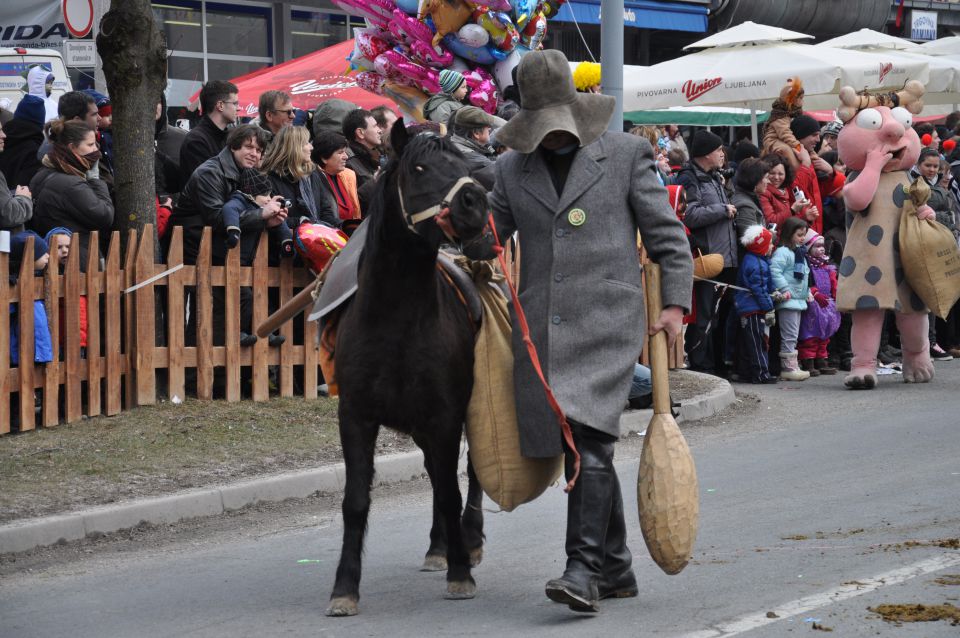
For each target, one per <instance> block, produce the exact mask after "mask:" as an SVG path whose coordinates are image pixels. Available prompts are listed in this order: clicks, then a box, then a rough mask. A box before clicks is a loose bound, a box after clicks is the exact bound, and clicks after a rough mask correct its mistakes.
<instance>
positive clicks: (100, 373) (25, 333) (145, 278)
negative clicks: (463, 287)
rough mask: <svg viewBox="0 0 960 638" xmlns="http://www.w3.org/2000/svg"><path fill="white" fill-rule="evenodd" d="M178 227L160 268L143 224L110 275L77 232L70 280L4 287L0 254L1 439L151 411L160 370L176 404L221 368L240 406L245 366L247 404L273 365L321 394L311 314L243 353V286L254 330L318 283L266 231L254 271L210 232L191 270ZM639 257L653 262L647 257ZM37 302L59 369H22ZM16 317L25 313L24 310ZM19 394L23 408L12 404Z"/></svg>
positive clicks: (26, 271) (516, 253)
mask: <svg viewBox="0 0 960 638" xmlns="http://www.w3.org/2000/svg"><path fill="white" fill-rule="evenodd" d="M182 230H183V229H182V228H181V227H179V226H175V227H173V229H172V233H173V234H172V237H171V240H170V248H169V250H168V253H167V259H166V263H165V264H164V263H155V262H156V261H157V260H156V259H155V258H154V257H155V254H154V241H153V228H152V227H150V226H147V227H145V228H144V231H143V234H142V235H141V237H139V238H138V237H137V233H136V231H132V230H131V231H130V232H129V235H128V240H127V246H126V252H125V254H124V255H121V248H120V233H119V232H113V233H112V234H111V237H110V243H109V249H108V251H107V257H106V260H105V266H104V268H103V269H102V270H101V268H100V259H99V251H98V250H97V246H98V245H99V244H98V236H97V233H96V232H93V233H90V235H89V247H90V249H89V250H88V257H87V264H86V268H85V272H81V269H80V251H79V246H78V241H79V234H74V235H73V239H72V243H71V250H70V256H69V257H68V259H67V264H66V267H65V268H64V272H63V274H58V268H57V264H56V255H55V253H54V254H51V261H50V265H49V266H48V267H47V269H46V271H45V272H44V275H43V276H42V277H34V275H33V263H32V262H31V261H29V260H25V263H24V264H23V265H22V266H21V268H20V272H19V277H18V280H17V283H16V284H13V285H11V284H10V283H9V278H8V274H9V255H7V254H6V253H0V304H2V305H3V307H4V308H5V309H7V310H6V311H4V312H0V435H3V434H7V433H9V432H10V430H11V417H13V416H16V417H17V419H18V422H19V429H20V431H27V430H33V429H35V428H36V426H37V425H38V424H39V425H41V426H43V427H53V426H56V425H57V424H58V423H62V422H66V423H72V422H75V421H78V420H80V419H81V418H82V417H83V416H97V415H101V414H104V415H108V416H110V415H115V414H118V413H119V412H120V411H121V410H125V409H126V410H128V409H131V408H133V407H137V406H142V405H151V404H154V403H156V402H157V397H158V391H157V390H158V388H157V379H158V371H159V376H160V377H161V379H162V380H163V381H165V389H166V394H167V396H168V397H175V396H176V397H180V398H183V397H184V396H185V394H186V391H187V390H188V389H189V390H190V391H191V393H193V394H195V395H196V396H197V397H198V398H200V399H212V398H213V393H214V371H215V369H217V368H222V369H223V375H224V377H225V384H224V398H225V399H226V400H227V401H231V402H233V401H239V400H240V399H241V368H242V367H245V366H248V367H249V368H250V374H249V380H250V385H249V388H250V398H252V399H253V400H254V401H266V400H268V399H269V398H270V378H269V375H270V367H271V366H277V370H278V374H277V379H278V390H279V394H280V396H284V397H290V396H293V395H294V366H303V373H302V375H303V384H302V386H303V396H304V397H305V398H308V399H314V398H316V397H317V383H318V378H319V375H318V370H319V356H318V354H319V353H318V345H317V324H316V322H312V321H307V320H306V314H307V313H301V314H300V315H298V316H297V317H296V318H295V319H294V320H293V321H288V322H287V323H285V324H284V325H283V326H282V327H281V328H280V334H282V335H283V336H284V337H285V338H286V340H285V342H284V343H283V344H282V345H281V346H280V347H277V348H271V347H269V346H268V343H267V340H266V339H258V340H257V342H256V343H255V344H254V345H253V346H248V347H241V346H240V288H241V287H243V286H250V287H252V289H253V327H254V329H255V328H256V326H258V325H259V324H260V323H261V322H262V321H263V320H264V319H266V318H267V316H268V314H269V309H268V298H269V296H270V289H279V295H278V297H279V302H280V303H281V304H282V303H283V302H285V301H287V300H288V299H290V298H291V297H293V295H294V294H296V292H297V291H299V290H300V289H302V288H304V287H305V286H307V285H309V284H311V283H312V282H313V281H314V277H313V275H312V274H311V273H310V272H309V271H308V270H306V269H303V268H294V267H293V263H292V260H286V259H285V260H281V265H280V266H269V265H268V257H267V244H268V239H267V236H266V235H265V234H264V235H263V236H261V239H260V244H259V246H258V247H257V253H256V256H255V258H254V261H253V265H252V266H249V267H248V266H241V265H240V251H239V250H231V251H228V256H227V261H226V264H225V265H223V266H214V265H212V259H211V255H212V250H211V245H212V234H211V229H210V228H205V229H204V231H203V234H202V237H201V241H200V250H199V254H198V256H197V259H196V265H184V263H183V235H182ZM53 250H55V249H53ZM24 254H26V255H32V254H33V240H32V239H31V240H28V244H27V246H26V247H25V251H24ZM508 255H509V259H508V263H510V264H511V270H512V275H513V278H514V281H515V282H516V283H517V284H518V285H519V277H520V248H519V246H513V247H512V250H511V249H508ZM640 257H641V261H645V259H646V255H645V254H643V252H642V251H641V255H640ZM187 287H194V289H195V294H196V299H197V303H196V314H197V316H196V345H193V346H187V345H186V339H185V332H186V330H185V329H186V314H185V295H184V293H185V289H186V288H187ZM214 287H223V288H224V297H225V301H226V308H225V315H224V318H225V321H224V335H223V343H224V344H226V345H223V346H214V345H213V343H214V335H213V297H212V289H213V288H214ZM158 293H159V294H158ZM81 297H85V298H86V303H87V345H86V348H85V349H84V348H82V347H81V338H80V304H81V301H80V299H81ZM34 300H43V302H44V305H45V308H46V312H47V318H48V322H49V328H50V336H51V341H52V345H53V361H51V362H49V363H45V364H26V365H25V364H23V363H22V362H32V361H33V360H34V315H33V301H34ZM158 300H161V303H160V304H159V305H160V306H161V307H158ZM163 306H165V308H163ZM20 308H26V309H27V311H25V312H19V309H20ZM15 310H16V312H15ZM158 313H160V314H161V320H158ZM11 316H16V318H17V322H18V325H17V327H18V328H19V336H20V338H19V339H18V341H19V347H20V357H19V359H20V362H21V364H20V365H19V366H16V367H13V366H12V364H11V361H10V338H9V334H10V330H11V329H12V328H13V326H12V325H10V318H11ZM60 317H62V320H61V319H59V318H60ZM295 321H301V322H303V331H302V342H299V343H294V329H293V328H294V322H295ZM158 326H159V329H158ZM61 333H62V334H61ZM297 336H298V337H299V336H300V335H299V334H298V335H297ZM298 341H299V339H298ZM644 350H645V351H644V356H643V362H644V363H646V362H647V361H646V349H644ZM669 355H670V367H680V366H682V364H683V339H682V337H681V338H680V339H678V342H677V344H676V345H675V346H674V348H671V350H670V353H669ZM188 369H193V370H195V371H196V374H195V377H196V385H195V387H190V388H187V387H186V372H187V370H188ZM37 390H42V403H41V410H40V414H39V423H38V419H37V411H36V408H35V396H36V391H37ZM14 396H16V397H17V400H16V401H12V399H13V397H14Z"/></svg>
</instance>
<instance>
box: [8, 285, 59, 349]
mask: <svg viewBox="0 0 960 638" xmlns="http://www.w3.org/2000/svg"><path fill="white" fill-rule="evenodd" d="M33 360H34V361H35V362H36V363H49V362H51V361H53V340H52V339H51V338H50V325H49V324H48V322H47V309H46V307H45V306H44V305H43V302H42V301H40V300H39V299H37V300H34V302H33ZM10 363H12V364H13V365H19V364H20V322H19V321H18V320H17V314H16V306H14V305H13V304H10Z"/></svg>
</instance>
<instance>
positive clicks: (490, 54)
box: [443, 33, 509, 64]
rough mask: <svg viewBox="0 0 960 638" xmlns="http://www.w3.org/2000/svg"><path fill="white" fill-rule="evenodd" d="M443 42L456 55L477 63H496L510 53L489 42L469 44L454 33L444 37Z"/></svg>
mask: <svg viewBox="0 0 960 638" xmlns="http://www.w3.org/2000/svg"><path fill="white" fill-rule="evenodd" d="M443 44H444V46H446V47H447V48H448V49H450V52H451V53H453V54H454V55H457V56H460V57H461V58H463V59H464V60H470V61H471V62H474V63H476V64H494V63H496V62H499V61H500V60H503V59H504V58H506V57H507V56H508V55H509V54H508V53H504V52H503V51H501V50H499V49H497V48H496V47H494V46H491V45H489V44H487V45H484V46H482V47H471V46H467V45H466V44H464V43H463V42H461V41H460V39H459V38H457V36H455V35H454V34H452V33H448V34H447V35H445V36H444V37H443Z"/></svg>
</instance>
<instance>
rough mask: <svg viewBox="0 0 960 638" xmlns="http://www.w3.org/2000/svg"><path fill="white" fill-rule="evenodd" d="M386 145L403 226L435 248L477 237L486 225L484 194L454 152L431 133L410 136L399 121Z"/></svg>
mask: <svg viewBox="0 0 960 638" xmlns="http://www.w3.org/2000/svg"><path fill="white" fill-rule="evenodd" d="M390 142H391V145H392V147H393V150H394V152H395V153H396V156H397V159H396V162H397V166H396V183H397V189H398V195H399V198H400V207H401V209H402V210H403V216H404V218H405V221H406V223H407V225H408V226H409V227H410V228H411V229H412V230H413V231H414V232H416V233H417V234H419V235H421V236H423V237H424V238H426V239H427V240H428V241H430V242H431V243H432V244H434V245H437V246H439V245H440V244H441V243H442V242H444V241H450V242H455V243H460V242H464V241H468V240H471V239H474V238H475V237H477V236H479V235H480V233H482V232H483V229H484V227H485V225H486V223H487V210H488V209H487V193H486V191H485V190H484V189H483V187H482V186H480V185H479V184H478V183H477V182H475V181H474V180H473V179H472V178H471V177H470V167H469V165H468V164H467V161H466V159H464V157H463V155H462V154H461V153H460V151H459V150H457V148H456V147H454V146H453V144H451V143H449V142H448V141H447V140H445V139H443V138H441V137H440V136H438V135H436V134H435V133H420V134H418V135H413V136H412V137H411V136H410V134H409V133H408V132H407V130H406V128H404V126H403V124H402V123H399V122H398V123H397V125H396V126H394V127H393V131H392V133H391V136H390Z"/></svg>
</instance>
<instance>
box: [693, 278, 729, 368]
mask: <svg viewBox="0 0 960 638" xmlns="http://www.w3.org/2000/svg"><path fill="white" fill-rule="evenodd" d="M716 280H717V281H722V282H724V283H728V284H733V283H736V280H737V269H736V268H724V269H723V271H722V272H721V273H720V274H719V275H718V276H717V278H716ZM720 295H721V290H719V289H718V288H717V287H716V286H715V284H712V283H710V282H709V281H697V282H694V284H693V299H694V303H695V304H696V312H697V318H696V322H695V323H692V324H690V325H689V326H687V333H686V335H685V336H684V349H685V350H686V353H687V362H688V364H689V367H690V369H691V370H697V371H699V372H708V373H711V374H712V373H713V372H714V371H715V370H716V369H717V367H719V366H722V365H723V361H724V359H725V358H726V357H728V356H729V357H732V356H733V353H732V347H731V348H729V349H728V348H727V345H728V344H727V337H726V335H727V334H733V330H732V329H728V325H727V321H728V316H729V314H730V310H731V308H732V305H733V294H732V293H731V291H730V290H727V292H726V293H725V294H724V295H723V297H724V298H723V299H722V300H721V302H720V307H719V309H718V310H717V312H716V313H715V312H714V308H716V307H717V299H718V298H719V297H720ZM735 316H736V315H735V314H734V317H735ZM730 328H733V326H730ZM729 345H730V346H732V345H733V344H729Z"/></svg>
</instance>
